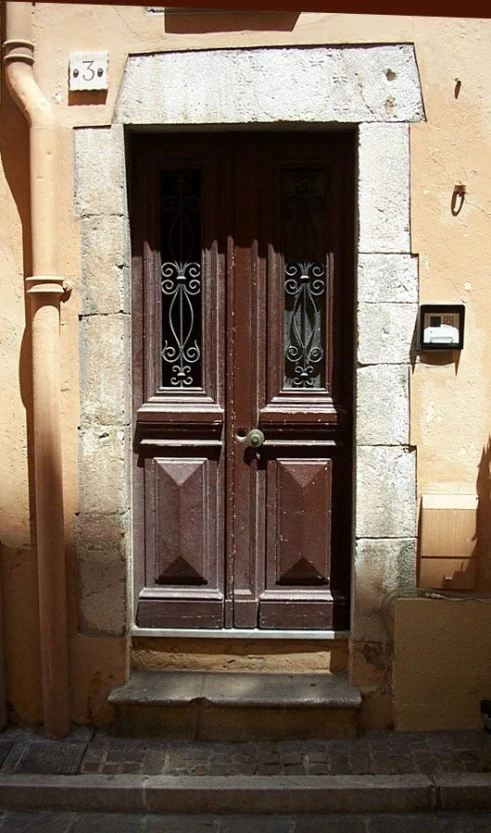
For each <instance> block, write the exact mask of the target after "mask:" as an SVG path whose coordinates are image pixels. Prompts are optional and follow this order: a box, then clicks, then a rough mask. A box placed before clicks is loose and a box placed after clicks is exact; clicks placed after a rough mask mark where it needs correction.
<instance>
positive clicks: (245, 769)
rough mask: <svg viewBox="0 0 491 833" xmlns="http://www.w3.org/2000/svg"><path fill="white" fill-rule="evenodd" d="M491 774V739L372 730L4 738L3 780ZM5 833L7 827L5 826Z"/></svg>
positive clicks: (0, 738) (16, 732)
mask: <svg viewBox="0 0 491 833" xmlns="http://www.w3.org/2000/svg"><path fill="white" fill-rule="evenodd" d="M445 772H449V773H455V772H463V773H465V772H467V773H470V772H491V734H486V733H485V732H484V731H468V732H408V733H401V732H367V733H365V734H363V735H360V736H359V737H357V738H355V739H352V740H331V741H323V742H320V741H298V742H274V743H273V742H264V743H218V742H203V741H194V742H189V741H180V742H177V741H173V742H169V741H161V740H158V739H155V738H151V739H140V738H136V739H129V738H122V737H117V736H114V735H111V733H109V732H104V731H98V730H93V729H91V728H86V727H74V728H73V730H72V732H71V734H70V735H69V736H68V737H67V738H65V739H64V740H62V741H54V740H47V739H45V738H44V737H43V735H42V733H40V732H39V731H36V730H25V729H17V728H10V729H7V730H6V731H5V732H3V733H2V734H1V735H0V775H1V774H3V773H8V774H15V773H40V774H47V775H49V774H68V775H70V774H77V773H84V774H89V773H90V774H104V775H118V774H123V773H124V774H135V775H175V776H181V775H195V776H201V775H264V776H268V775H291V776H301V775H396V774H406V773H423V774H426V775H430V774H437V773H445ZM0 829H1V828H0ZM490 833H491V827H490Z"/></svg>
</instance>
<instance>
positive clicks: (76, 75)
mask: <svg viewBox="0 0 491 833" xmlns="http://www.w3.org/2000/svg"><path fill="white" fill-rule="evenodd" d="M107 62H108V53H107V52H71V53H70V72H69V79H70V91H72V90H107V87H108V81H107Z"/></svg>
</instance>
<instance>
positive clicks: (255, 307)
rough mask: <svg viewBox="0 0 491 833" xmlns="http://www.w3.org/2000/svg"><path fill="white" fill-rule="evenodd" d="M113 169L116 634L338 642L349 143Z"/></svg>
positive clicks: (345, 492)
mask: <svg viewBox="0 0 491 833" xmlns="http://www.w3.org/2000/svg"><path fill="white" fill-rule="evenodd" d="M131 158H132V171H131V178H130V182H131V227H132V273H133V275H132V279H133V290H132V292H133V296H132V310H133V312H132V319H133V391H134V448H133V451H134V483H133V514H134V518H133V521H134V577H135V582H134V584H135V605H136V623H137V625H138V626H140V627H155V628H157V627H158V628H183V629H187V630H188V629H200V628H201V629H203V628H206V629H208V628H214V629H227V628H236V629H239V628H240V629H253V628H261V629H270V630H302V629H309V630H310V629H315V630H328V629H332V628H344V627H346V626H347V625H348V609H349V598H348V596H349V568H350V557H351V545H350V535H351V506H352V500H351V492H352V454H351V445H352V439H351V437H352V400H353V394H352V382H353V370H352V367H353V248H354V246H353V241H354V168H355V165H354V158H355V144H354V135H353V133H351V132H328V131H325V132H322V133H299V132H290V133H277V132H275V133H272V132H271V133H259V132H250V133H246V134H245V133H235V132H229V133H223V134H222V133H206V134H201V135H195V134H193V135H191V134H170V135H169V134H167V135H165V136H161V135H158V136H157V135H135V136H133V138H132V143H131Z"/></svg>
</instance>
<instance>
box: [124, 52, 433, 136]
mask: <svg viewBox="0 0 491 833" xmlns="http://www.w3.org/2000/svg"><path fill="white" fill-rule="evenodd" d="M114 118H115V121H117V122H122V123H124V124H189V123H193V124H221V123H222V124H223V123H229V124H230V123H231V124H244V123H254V122H256V123H257V122H265V123H271V122H278V121H279V122H324V123H325V122H354V123H359V122H373V121H375V122H377V121H378V122H401V121H412V120H416V121H423V119H424V111H423V103H422V99H421V85H420V81H419V76H418V70H417V66H416V60H415V56H414V47H413V46H411V45H409V44H397V45H391V46H366V47H360V46H358V47H356V48H353V47H351V48H350V47H344V48H343V49H336V48H334V49H332V48H328V47H325V46H322V47H319V46H311V47H309V48H306V47H305V46H302V47H300V48H292V47H279V48H278V47H276V48H268V49H240V50H235V49H220V50H200V51H191V52H166V53H162V54H152V55H135V56H131V57H130V58H129V59H128V61H127V64H126V70H125V74H124V78H123V83H122V86H121V90H120V94H119V98H118V102H117V104H116V110H115V116H114Z"/></svg>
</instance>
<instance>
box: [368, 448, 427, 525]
mask: <svg viewBox="0 0 491 833" xmlns="http://www.w3.org/2000/svg"><path fill="white" fill-rule="evenodd" d="M415 467H416V453H415V452H414V450H411V449H408V448H401V447H400V446H380V445H378V446H359V447H358V449H357V454H356V537H357V538H413V537H414V536H415V534H416V472H415Z"/></svg>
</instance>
